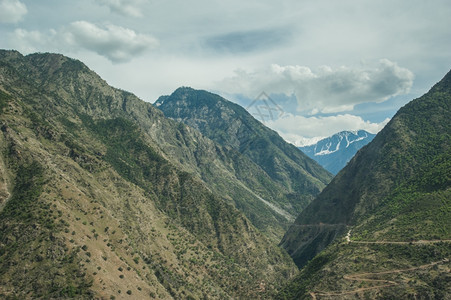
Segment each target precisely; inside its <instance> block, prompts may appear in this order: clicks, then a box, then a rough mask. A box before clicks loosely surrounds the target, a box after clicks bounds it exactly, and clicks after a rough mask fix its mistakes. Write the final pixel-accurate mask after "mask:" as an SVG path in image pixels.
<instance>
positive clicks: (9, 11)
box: [0, 0, 27, 23]
mask: <svg viewBox="0 0 451 300" xmlns="http://www.w3.org/2000/svg"><path fill="white" fill-rule="evenodd" d="M26 14H27V7H26V5H25V4H23V3H22V2H20V1H18V0H0V23H17V22H19V21H20V20H22V18H23V16H24V15H26Z"/></svg>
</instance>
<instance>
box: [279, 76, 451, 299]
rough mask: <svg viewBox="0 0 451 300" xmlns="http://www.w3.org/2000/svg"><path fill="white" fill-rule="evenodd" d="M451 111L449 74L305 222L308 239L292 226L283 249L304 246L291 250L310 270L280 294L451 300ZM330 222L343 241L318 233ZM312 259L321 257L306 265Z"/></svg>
mask: <svg viewBox="0 0 451 300" xmlns="http://www.w3.org/2000/svg"><path fill="white" fill-rule="evenodd" d="M450 105H451V73H448V74H447V75H446V76H445V77H444V79H442V81H440V82H439V83H438V84H437V85H435V86H434V87H433V88H432V89H431V90H430V91H429V92H428V93H427V94H426V95H424V96H422V97H421V98H418V99H416V100H413V101H412V102H410V103H409V104H407V105H406V106H405V107H403V108H401V109H400V110H399V112H398V113H397V114H396V115H395V117H394V118H393V119H392V121H391V122H390V123H389V124H388V125H387V127H386V128H384V129H383V130H382V131H381V132H380V133H379V134H378V135H377V136H376V138H375V139H374V141H373V142H372V143H370V144H369V145H368V147H366V148H364V149H363V150H362V151H360V152H359V153H358V155H357V156H356V157H355V158H354V159H353V160H352V161H351V163H350V164H349V165H348V166H347V167H346V168H345V169H344V170H343V171H342V172H340V173H339V174H338V178H337V179H336V180H333V182H332V183H331V184H330V185H329V186H328V187H327V188H326V189H325V190H324V192H323V193H322V194H321V195H320V196H319V197H318V198H317V199H316V200H315V201H314V202H313V203H312V205H311V206H310V207H308V208H307V209H306V210H305V213H302V214H301V215H300V216H299V217H298V219H297V225H298V227H299V228H302V230H303V233H304V235H300V236H297V237H296V236H293V235H292V234H293V233H295V231H297V229H295V228H293V229H291V230H290V232H289V233H288V234H287V236H286V237H285V239H284V243H285V246H286V247H287V248H288V249H295V248H294V247H296V246H298V250H295V251H292V252H291V254H292V255H293V257H294V258H295V259H297V263H298V264H299V265H300V266H304V265H305V266H304V267H303V268H302V270H301V273H300V274H299V275H298V277H296V279H295V280H293V281H292V282H291V284H290V285H289V286H287V287H286V288H285V290H284V291H283V292H282V293H280V294H279V298H281V299H304V298H305V299H311V298H312V297H313V298H316V299H328V298H329V297H341V298H345V299H411V298H420V299H447V298H449V297H450V296H451V285H450V282H451V277H450V275H449V274H450V262H449V259H450V257H451V247H450V244H451V200H450V199H451V192H450V186H451V180H450V175H451V165H450V158H451V152H450V149H451V148H450V146H451V145H450V142H451V138H450V132H451V122H450V119H449V115H450ZM327 210H329V213H328V214H327ZM326 220H329V221H330V222H331V223H332V225H330V227H329V228H328V229H327V230H324V231H323V232H322V233H323V234H324V232H326V234H329V237H330V235H331V234H335V239H332V238H330V239H329V240H327V241H326V239H325V238H323V236H322V235H321V234H317V235H316V236H315V229H316V230H317V229H318V228H319V227H320V225H319V224H318V222H324V221H326ZM315 222H316V224H318V225H315ZM309 223H310V224H313V225H312V228H313V229H312V228H309V227H308V226H306V224H309ZM339 223H341V227H340V228H339V225H338V224H339ZM303 224H304V225H303ZM323 226H324V225H323ZM298 232H301V230H298ZM309 238H310V240H309ZM333 240H335V241H333ZM323 248H325V249H324V250H323V251H322V252H320V250H322V249H323ZM318 253H319V254H318ZM306 255H308V259H311V258H313V257H314V256H315V255H316V256H315V257H314V258H313V259H311V260H310V261H309V262H308V263H307V260H308V259H306V258H305V256H306Z"/></svg>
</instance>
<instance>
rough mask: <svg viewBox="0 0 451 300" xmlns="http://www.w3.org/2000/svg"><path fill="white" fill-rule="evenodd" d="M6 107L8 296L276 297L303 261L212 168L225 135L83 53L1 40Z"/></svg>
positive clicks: (0, 251) (2, 258) (0, 163)
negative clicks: (160, 105) (104, 73)
mask: <svg viewBox="0 0 451 300" xmlns="http://www.w3.org/2000/svg"><path fill="white" fill-rule="evenodd" d="M0 116H1V124H0V128H1V132H0V140H1V143H0V146H1V150H2V151H1V159H0V175H1V178H0V188H1V190H2V191H3V192H2V193H0V196H1V198H0V202H1V205H2V208H1V210H0V219H1V220H2V221H1V223H0V224H1V225H0V226H1V229H2V230H1V232H0V265H1V267H0V287H1V288H0V295H1V296H2V297H20V298H23V297H30V296H31V297H37V298H39V297H41V298H67V297H69V298H70V297H78V298H93V297H99V298H101V297H103V298H107V297H121V296H122V295H127V296H128V295H132V297H137V298H146V297H149V296H150V297H153V298H201V297H206V295H208V296H209V297H212V298H229V297H237V296H239V297H268V295H271V294H273V293H274V292H275V291H277V290H278V288H279V287H280V283H281V282H282V281H283V280H284V279H283V278H289V277H291V276H292V275H293V273H294V271H295V268H294V266H293V264H292V262H291V260H290V259H289V257H288V256H287V254H286V253H284V251H282V250H281V249H279V248H278V247H276V245H275V244H274V243H273V242H271V241H270V240H269V238H268V237H266V236H264V235H263V234H262V233H261V232H260V231H259V230H258V229H256V228H255V227H254V226H253V225H252V224H251V222H250V221H249V220H248V219H247V218H246V217H245V216H244V215H243V214H242V213H241V212H239V211H238V210H237V209H236V208H234V207H233V206H232V205H230V204H229V203H227V202H226V201H225V200H224V199H222V197H219V196H218V195H215V194H213V193H212V192H211V190H210V189H209V187H208V185H207V184H206V183H205V182H204V181H202V180H201V179H200V177H198V175H197V172H199V170H200V169H196V168H197V167H198V165H197V163H198V162H199V161H205V163H206V164H207V165H208V164H214V163H215V162H218V163H219V162H222V161H223V159H221V158H220V157H219V156H218V153H219V154H221V153H222V152H223V150H222V148H221V147H220V146H219V145H216V144H215V143H214V142H212V141H211V140H208V139H206V138H204V137H202V136H201V135H200V134H199V133H197V132H195V131H193V130H192V129H190V128H189V127H187V126H186V125H183V124H181V123H176V122H174V121H171V120H168V119H167V118H164V116H163V114H162V113H161V112H160V111H159V110H157V109H155V108H153V106H152V105H151V104H150V103H145V102H144V101H142V100H140V99H138V98H137V97H136V96H134V95H132V94H131V93H128V92H125V91H121V90H119V89H115V88H112V87H110V86H108V85H107V83H106V82H105V81H104V80H103V79H101V78H100V77H99V76H98V75H97V74H95V73H94V72H92V71H91V70H90V69H89V68H88V67H86V66H85V65H84V64H83V63H81V62H79V61H77V60H73V59H70V58H67V57H64V56H62V55H57V54H33V55H28V56H22V55H21V54H20V53H18V52H12V51H4V50H1V51H0ZM185 160H186V161H188V163H186V162H184V161H185ZM224 184H226V185H227V181H224Z"/></svg>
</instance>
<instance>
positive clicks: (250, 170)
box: [155, 87, 331, 241]
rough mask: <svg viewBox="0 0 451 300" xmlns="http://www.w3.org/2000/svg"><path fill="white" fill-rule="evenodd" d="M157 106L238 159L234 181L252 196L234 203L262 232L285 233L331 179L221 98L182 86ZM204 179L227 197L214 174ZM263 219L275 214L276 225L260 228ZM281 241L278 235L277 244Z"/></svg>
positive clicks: (238, 197) (239, 196)
mask: <svg viewBox="0 0 451 300" xmlns="http://www.w3.org/2000/svg"><path fill="white" fill-rule="evenodd" d="M155 106H156V107H158V108H159V109H160V110H161V111H163V113H164V115H165V116H166V117H169V118H171V119H173V120H176V121H180V122H183V123H184V124H186V125H188V126H190V127H192V128H194V129H196V130H198V131H199V132H201V133H202V134H203V135H204V136H206V137H208V138H209V139H211V140H213V141H215V142H217V143H219V144H220V145H221V146H222V147H224V149H225V151H227V152H228V153H230V156H231V157H236V158H239V160H237V159H233V160H232V161H231V162H230V166H231V172H232V173H231V176H232V177H233V178H236V179H237V181H236V184H237V186H241V187H244V188H245V189H246V190H248V192H246V191H240V194H237V195H236V197H233V198H232V200H233V202H232V203H234V205H235V206H236V207H238V208H239V209H240V210H242V211H244V213H245V214H246V216H247V217H248V218H249V219H250V220H251V221H253V223H254V224H255V225H256V226H257V227H258V228H260V229H262V230H263V231H264V232H267V231H268V230H267V228H270V229H271V230H273V231H274V230H275V229H277V231H280V230H278V228H280V229H283V228H285V230H283V232H285V231H286V229H287V227H285V226H286V224H287V223H290V224H291V223H292V221H293V220H294V217H295V216H297V215H298V214H299V212H300V211H302V209H303V208H304V207H306V206H307V205H308V203H310V201H312V200H313V198H314V197H315V196H316V195H317V194H319V192H320V191H321V190H322V189H323V188H324V187H325V185H326V184H327V183H329V181H330V180H331V174H329V173H328V172H327V171H325V170H324V169H323V168H322V167H321V166H319V165H318V164H317V163H316V162H314V161H313V160H311V159H310V158H308V157H307V156H306V155H304V154H303V153H302V152H301V151H299V150H298V149H297V148H296V147H294V146H293V145H291V144H288V143H287V142H285V141H284V140H283V139H282V138H281V137H280V136H279V135H278V134H277V133H276V132H274V131H273V130H271V129H269V128H267V127H266V126H264V125H263V124H262V123H260V122H259V121H257V120H256V119H255V118H254V117H252V116H251V115H250V114H249V113H248V112H247V111H246V110H245V109H244V108H243V107H241V106H239V105H237V104H234V103H232V102H230V101H227V100H226V99H224V98H222V97H220V96H218V95H215V94H212V93H209V92H206V91H200V90H194V89H191V88H187V87H184V88H179V89H177V90H176V91H175V92H174V93H172V95H170V96H163V97H160V98H159V99H158V100H157V101H156V102H155ZM202 179H203V180H204V181H206V182H208V183H209V184H210V186H214V189H215V190H216V192H218V194H224V192H225V191H224V190H223V189H222V187H221V186H217V185H216V182H218V180H217V179H216V178H215V173H214V172H210V173H207V174H205V175H204V176H202ZM229 190H230V187H229ZM229 192H230V191H229ZM265 215H270V216H271V215H272V216H273V218H274V221H273V222H271V223H268V222H265V223H262V220H264V218H266V219H268V218H267V217H265ZM280 216H283V218H280ZM282 236H283V234H282V235H280V237H279V236H276V237H278V238H279V239H278V241H280V239H281V238H282Z"/></svg>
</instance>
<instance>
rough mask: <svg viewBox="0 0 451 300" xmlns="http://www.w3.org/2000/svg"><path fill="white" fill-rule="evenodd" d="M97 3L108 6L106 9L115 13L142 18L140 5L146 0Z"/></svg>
mask: <svg viewBox="0 0 451 300" xmlns="http://www.w3.org/2000/svg"><path fill="white" fill-rule="evenodd" d="M97 2H99V3H101V4H103V5H106V6H108V8H109V9H110V10H111V11H112V12H115V13H118V14H121V15H124V16H129V17H142V16H143V14H142V5H143V4H145V3H146V2H148V1H146V0H97Z"/></svg>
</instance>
